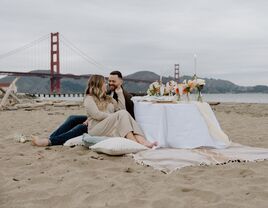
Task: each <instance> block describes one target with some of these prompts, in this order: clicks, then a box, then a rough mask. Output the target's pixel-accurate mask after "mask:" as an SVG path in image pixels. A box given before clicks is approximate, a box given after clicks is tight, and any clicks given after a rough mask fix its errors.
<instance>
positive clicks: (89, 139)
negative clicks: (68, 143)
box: [82, 134, 110, 147]
mask: <svg viewBox="0 0 268 208" xmlns="http://www.w3.org/2000/svg"><path fill="white" fill-rule="evenodd" d="M109 138H110V137H104V136H90V135H89V134H83V137H82V141H83V142H84V144H85V146H86V147H89V146H92V145H94V144H97V143H98V142H101V141H104V140H105V139H109Z"/></svg>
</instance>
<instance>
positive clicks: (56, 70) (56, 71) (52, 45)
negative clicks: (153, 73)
mask: <svg viewBox="0 0 268 208" xmlns="http://www.w3.org/2000/svg"><path fill="white" fill-rule="evenodd" d="M60 37H61V45H60ZM48 40H49V46H47V51H46V52H45V53H46V54H43V56H48V57H47V61H46V62H49V64H48V63H46V65H47V66H46V67H45V69H46V70H50V73H47V72H35V71H31V70H27V71H28V72H20V71H17V70H16V71H13V70H12V71H10V70H0V75H9V76H16V77H21V76H27V77H41V78H47V77H49V78H50V93H51V94H55V93H57V94H60V91H61V78H73V79H81V78H89V77H90V75H91V74H83V75H75V74H70V73H67V74H62V73H61V65H62V64H65V65H66V63H65V62H67V61H68V57H67V58H66V57H62V58H61V57H60V54H61V53H60V48H61V49H63V47H62V46H65V47H66V48H68V49H69V51H68V52H67V55H69V56H72V55H71V53H70V51H71V52H73V53H75V54H77V55H78V56H79V57H80V58H82V59H83V60H84V61H86V62H87V63H88V64H90V65H93V66H95V67H97V68H98V69H100V68H106V69H109V68H108V67H105V66H104V65H103V64H101V63H99V62H97V61H96V60H95V59H94V58H92V57H90V56H88V55H87V54H86V53H84V52H83V51H82V50H80V49H79V48H78V47H76V46H75V45H74V44H73V43H72V42H71V41H69V40H68V39H67V38H65V37H64V36H62V35H61V36H60V35H59V32H56V33H50V34H48V35H45V36H43V37H40V38H39V39H37V40H34V41H32V42H30V43H28V44H26V45H24V46H22V47H19V48H17V49H15V50H12V51H9V52H7V53H4V54H1V55H0V62H1V61H2V60H4V59H6V58H9V57H14V56H15V55H16V54H19V53H23V52H24V51H26V50H28V49H30V48H34V47H36V46H37V48H38V47H39V48H40V46H38V45H39V44H40V43H42V42H44V41H46V42H48ZM66 51H67V50H65V51H63V53H64V52H65V55H66ZM38 52H40V50H39V49H37V50H36V49H34V53H38ZM30 56H31V55H30ZM22 59H26V57H25V56H24V58H22ZM37 59H38V60H37V61H36V60H35V67H36V64H37V65H38V63H37V62H38V61H40V60H42V57H41V58H40V57H39V58H37ZM69 59H70V58H69ZM61 61H62V62H61ZM69 61H70V60H69ZM13 62H15V61H14V60H13V59H11V61H8V64H7V65H9V64H10V63H13ZM35 67H33V69H35ZM1 68H2V67H1ZM19 68H20V67H19ZM23 68H25V67H23ZM36 68H40V67H36ZM48 68H49V69H48ZM74 68H76V67H74ZM72 70H73V69H72ZM174 78H175V79H178V78H179V65H178V64H175V73H174ZM124 80H125V81H131V82H145V83H151V82H152V81H155V80H138V79H130V78H124Z"/></svg>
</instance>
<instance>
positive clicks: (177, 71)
mask: <svg viewBox="0 0 268 208" xmlns="http://www.w3.org/2000/svg"><path fill="white" fill-rule="evenodd" d="M174 81H176V82H179V81H180V65H179V64H175V68H174Z"/></svg>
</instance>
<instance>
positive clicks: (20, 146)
mask: <svg viewBox="0 0 268 208" xmlns="http://www.w3.org/2000/svg"><path fill="white" fill-rule="evenodd" d="M213 110H214V111H215V113H216V117H217V118H218V120H219V122H220V124H221V126H222V128H223V130H224V131H225V132H226V133H227V134H228V135H229V137H230V138H231V140H232V141H234V142H238V143H241V144H244V145H249V146H254V147H265V148H268V104H231V103H230V104H220V105H218V106H214V107H213ZM72 114H84V111H83V109H82V108H79V107H72V108H70V107H69V108H63V107H52V106H50V107H46V108H43V109H40V110H32V111H25V110H23V109H20V110H15V111H0V207H8V208H11V207H27V208H31V207H135V208H136V207H155V208H157V207H159V208H160V207H172V208H173V207H232V208H235V207H259V208H260V207H263V208H264V207H267V206H268V161H263V162H250V163H229V164H226V165H221V166H216V165H215V166H196V167H187V168H183V169H181V170H178V171H176V172H174V173H172V174H164V173H162V172H159V171H156V170H153V169H152V168H151V167H145V166H142V165H138V164H136V163H135V162H134V160H133V159H132V158H130V157H127V156H119V157H111V156H106V155H99V154H97V153H94V152H92V151H90V150H88V149H86V148H84V147H81V146H79V147H74V148H69V147H63V146H52V147H46V148H45V147H44V148H40V147H33V146H31V145H30V143H18V142H16V141H15V140H14V137H15V136H16V134H21V133H22V134H24V135H26V136H30V135H32V134H33V135H39V136H42V137H46V136H48V135H49V134H50V133H51V132H52V131H53V129H55V127H57V126H58V125H59V124H60V123H61V122H62V121H64V120H65V119H66V118H67V116H68V115H72Z"/></svg>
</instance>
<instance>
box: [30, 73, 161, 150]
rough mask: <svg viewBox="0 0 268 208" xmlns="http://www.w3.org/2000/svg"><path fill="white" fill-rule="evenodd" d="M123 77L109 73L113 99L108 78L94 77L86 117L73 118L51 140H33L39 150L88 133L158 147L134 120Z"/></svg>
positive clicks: (91, 78)
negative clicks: (123, 138) (148, 139)
mask: <svg viewBox="0 0 268 208" xmlns="http://www.w3.org/2000/svg"><path fill="white" fill-rule="evenodd" d="M122 83H123V80H122V74H121V73H120V72H119V71H114V72H111V73H110V76H109V86H110V90H111V94H110V96H109V95H107V94H106V84H105V78H104V77H103V76H101V75H92V76H91V77H90V78H89V81H88V85H87V89H86V92H85V98H84V107H85V109H86V112H87V116H70V117H69V118H68V119H67V120H66V121H65V122H64V123H63V124H62V125H61V126H60V127H59V128H58V129H57V130H56V131H55V132H53V133H52V134H51V135H50V138H49V139H41V138H38V137H34V138H33V140H32V144H33V145H36V146H48V145H62V144H64V143H65V142H66V141H67V140H69V139H71V138H74V137H77V136H80V135H82V134H83V133H88V134H89V135H91V136H107V137H125V138H127V139H130V140H133V141H135V142H138V143H140V144H143V145H145V146H146V147H149V148H152V147H153V146H156V145H157V143H156V142H154V143H151V142H149V141H147V140H146V139H145V137H144V135H143V132H142V130H141V129H140V127H139V126H138V124H137V122H136V121H135V120H134V118H133V117H134V110H133V102H132V101H131V100H130V98H131V96H130V95H129V94H128V93H127V92H126V91H124V90H123V89H122V86H121V85H122Z"/></svg>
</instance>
